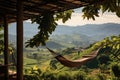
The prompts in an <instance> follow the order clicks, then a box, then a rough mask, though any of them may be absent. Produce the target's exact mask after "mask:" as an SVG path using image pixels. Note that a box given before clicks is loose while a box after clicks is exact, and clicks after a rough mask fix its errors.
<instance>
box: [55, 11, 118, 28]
mask: <svg viewBox="0 0 120 80" xmlns="http://www.w3.org/2000/svg"><path fill="white" fill-rule="evenodd" d="M57 23H58V25H68V26H78V25H85V24H104V23H119V24H120V18H118V17H117V16H116V15H115V14H107V13H105V14H100V17H96V18H95V21H94V20H92V19H90V20H87V19H84V20H83V18H82V13H73V15H72V17H71V19H69V20H68V21H67V22H65V23H62V21H61V20H59V21H58V22H57Z"/></svg>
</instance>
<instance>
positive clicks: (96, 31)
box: [53, 23, 120, 40]
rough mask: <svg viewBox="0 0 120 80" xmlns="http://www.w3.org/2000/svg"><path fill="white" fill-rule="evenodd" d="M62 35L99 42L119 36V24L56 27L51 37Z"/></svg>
mask: <svg viewBox="0 0 120 80" xmlns="http://www.w3.org/2000/svg"><path fill="white" fill-rule="evenodd" d="M63 34H68V35H71V34H83V35H86V36H88V37H91V38H92V39H94V40H101V39H103V38H104V37H106V36H111V35H119V34H120V24H115V23H107V24H99V25H96V24H88V25H84V26H76V27H69V26H62V25H60V26H58V27H57V28H56V31H55V32H53V35H63Z"/></svg>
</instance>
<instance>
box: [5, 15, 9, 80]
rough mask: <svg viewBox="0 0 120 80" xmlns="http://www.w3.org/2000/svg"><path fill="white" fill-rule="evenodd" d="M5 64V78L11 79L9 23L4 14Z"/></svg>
mask: <svg viewBox="0 0 120 80" xmlns="http://www.w3.org/2000/svg"><path fill="white" fill-rule="evenodd" d="M4 65H5V67H6V70H5V80H9V73H8V23H7V17H6V16H4Z"/></svg>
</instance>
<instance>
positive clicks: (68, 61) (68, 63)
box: [46, 47, 100, 67]
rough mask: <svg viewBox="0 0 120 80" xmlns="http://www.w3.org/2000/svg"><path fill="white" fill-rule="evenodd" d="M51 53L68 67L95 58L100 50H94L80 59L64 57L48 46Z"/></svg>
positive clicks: (78, 65)
mask: <svg viewBox="0 0 120 80" xmlns="http://www.w3.org/2000/svg"><path fill="white" fill-rule="evenodd" d="M46 48H47V49H48V50H49V51H50V52H51V54H52V55H53V56H54V57H55V58H56V59H57V60H58V61H59V62H60V63H61V64H62V65H64V66H67V67H80V66H81V65H83V64H85V63H86V62H88V61H90V60H92V59H93V58H95V57H96V56H97V54H98V52H99V50H100V48H99V49H97V50H95V51H92V52H91V53H90V54H89V55H85V56H83V57H82V58H80V59H77V60H68V59H66V58H65V57H63V56H62V55H60V54H59V53H56V52H54V51H53V50H51V49H49V48H48V47H46Z"/></svg>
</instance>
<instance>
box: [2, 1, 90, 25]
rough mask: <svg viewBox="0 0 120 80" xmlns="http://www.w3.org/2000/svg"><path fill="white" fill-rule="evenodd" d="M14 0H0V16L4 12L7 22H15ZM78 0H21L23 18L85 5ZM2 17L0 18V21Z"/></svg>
mask: <svg viewBox="0 0 120 80" xmlns="http://www.w3.org/2000/svg"><path fill="white" fill-rule="evenodd" d="M16 3H17V2H16V0H0V17H2V15H4V14H6V15H7V16H8V22H9V23H11V22H16V13H17V10H16ZM87 4H88V3H84V2H81V1H80V0H58V1H56V2H54V1H53V2H52V1H48V0H23V5H24V12H23V13H24V14H23V15H24V20H25V19H30V18H31V17H33V16H37V15H40V14H42V13H44V12H46V11H47V12H61V11H65V10H69V9H74V8H78V7H82V6H85V5H87ZM1 22H2V18H0V23H1Z"/></svg>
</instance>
